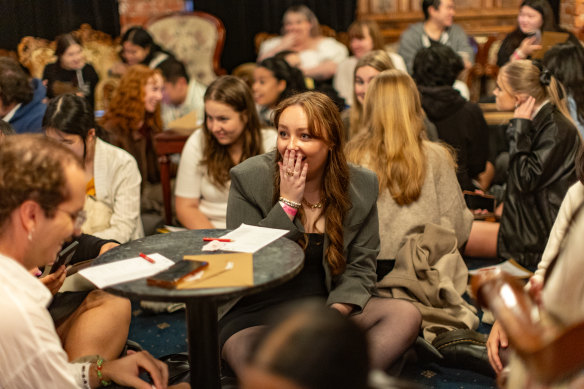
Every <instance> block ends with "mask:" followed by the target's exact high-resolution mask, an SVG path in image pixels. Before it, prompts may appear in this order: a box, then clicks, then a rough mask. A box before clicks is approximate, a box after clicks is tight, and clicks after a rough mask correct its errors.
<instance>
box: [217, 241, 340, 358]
mask: <svg viewBox="0 0 584 389" xmlns="http://www.w3.org/2000/svg"><path fill="white" fill-rule="evenodd" d="M307 235H308V246H307V247H306V250H305V259H304V267H303V268H302V270H301V271H300V274H298V275H297V276H296V277H294V278H293V279H291V280H290V281H288V282H286V283H284V284H282V285H280V286H277V287H275V288H272V289H268V290H265V291H263V292H260V293H256V294H252V295H250V296H246V297H244V298H242V299H241V300H239V301H238V302H237V304H235V306H234V307H233V308H232V309H231V310H230V311H229V312H227V314H226V315H225V316H223V317H222V318H221V320H219V323H218V325H219V345H220V348H223V345H224V344H225V342H226V341H227V339H229V338H230V337H231V335H233V334H235V333H237V332H239V331H241V330H244V329H246V328H249V327H254V326H260V325H265V324H268V322H269V320H270V318H271V317H272V315H273V314H274V312H275V311H277V310H278V309H279V308H282V307H283V306H285V305H286V304H288V303H290V302H292V301H298V300H301V299H307V298H318V297H322V298H323V301H324V299H325V298H326V297H327V295H328V292H327V290H326V285H325V272H324V268H323V264H322V253H323V243H324V235H322V234H307Z"/></svg>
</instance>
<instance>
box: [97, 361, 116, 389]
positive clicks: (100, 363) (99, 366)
mask: <svg viewBox="0 0 584 389" xmlns="http://www.w3.org/2000/svg"><path fill="white" fill-rule="evenodd" d="M96 364H97V379H98V380H99V382H100V383H101V386H109V385H111V383H112V382H111V381H106V380H104V379H103V373H102V372H101V369H102V367H103V358H101V357H100V358H99V359H98V360H97V362H96Z"/></svg>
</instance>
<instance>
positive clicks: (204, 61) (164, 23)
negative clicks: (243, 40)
mask: <svg viewBox="0 0 584 389" xmlns="http://www.w3.org/2000/svg"><path fill="white" fill-rule="evenodd" d="M147 29H148V31H149V32H150V34H151V35H152V37H153V38H154V41H155V42H157V43H158V44H160V45H161V46H162V47H163V48H164V49H167V50H168V51H170V52H172V53H173V54H174V55H175V56H176V57H177V59H179V60H180V61H182V62H183V63H184V64H185V66H186V68H187V72H188V73H189V75H190V76H191V77H194V78H195V79H196V80H198V81H200V82H202V83H203V84H205V85H209V84H210V83H211V82H212V81H213V80H214V79H215V78H217V75H221V74H225V70H223V69H221V68H220V66H219V59H220V57H221V52H222V50H223V43H224V41H225V28H224V27H223V23H222V22H221V21H220V20H219V19H217V18H216V17H214V16H212V15H209V14H207V13H204V12H190V13H186V12H180V13H172V14H169V15H164V16H162V17H158V18H155V19H153V20H151V21H149V22H148V24H147Z"/></svg>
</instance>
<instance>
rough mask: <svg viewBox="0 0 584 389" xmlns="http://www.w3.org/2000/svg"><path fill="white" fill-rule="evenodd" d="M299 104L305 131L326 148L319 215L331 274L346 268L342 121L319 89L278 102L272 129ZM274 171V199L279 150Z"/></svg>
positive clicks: (348, 202)
mask: <svg viewBox="0 0 584 389" xmlns="http://www.w3.org/2000/svg"><path fill="white" fill-rule="evenodd" d="M295 105H296V106H299V107H301V108H302V109H303V110H304V112H305V113H306V116H307V118H308V132H309V134H310V135H311V136H312V137H313V138H315V139H319V140H321V141H322V142H323V143H324V144H325V145H326V147H328V148H329V156H328V159H327V162H326V164H325V166H324V174H323V182H322V189H321V191H322V194H323V198H324V204H323V211H322V212H323V215H324V217H325V234H326V235H327V236H328V238H329V241H330V244H329V245H328V247H327V249H326V252H325V258H326V261H327V263H328V265H329V268H330V270H331V273H332V274H333V275H339V274H341V273H343V271H344V270H345V267H346V258H345V255H344V253H343V251H344V241H343V220H344V216H345V214H346V213H347V212H348V211H349V209H350V208H351V200H350V198H349V165H348V164H347V160H346V159H345V154H344V152H343V148H344V135H343V123H342V121H341V118H340V116H339V112H338V109H337V107H336V105H335V104H334V103H333V102H332V100H331V99H330V98H329V97H328V96H326V95H324V94H322V93H319V92H305V93H300V94H297V95H294V96H292V97H289V98H287V99H286V100H284V101H282V102H281V103H280V104H279V105H278V106H277V107H276V109H275V111H274V123H275V126H276V128H278V124H279V122H280V116H281V115H282V113H283V112H284V111H285V110H286V109H287V108H288V107H291V106H295ZM276 155H277V157H276V160H275V162H274V163H275V174H274V198H273V203H274V204H275V203H276V202H277V201H278V198H279V194H280V174H279V168H278V162H280V161H282V156H281V155H280V153H276ZM299 217H300V218H301V220H302V222H303V223H304V221H305V217H304V213H303V212H302V208H300V209H299Z"/></svg>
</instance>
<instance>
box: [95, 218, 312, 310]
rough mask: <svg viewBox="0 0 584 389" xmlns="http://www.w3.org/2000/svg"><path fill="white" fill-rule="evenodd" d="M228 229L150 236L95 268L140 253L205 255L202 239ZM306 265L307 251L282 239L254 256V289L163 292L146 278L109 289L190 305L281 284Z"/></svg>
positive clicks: (176, 258) (97, 262)
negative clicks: (191, 302)
mask: <svg viewBox="0 0 584 389" xmlns="http://www.w3.org/2000/svg"><path fill="white" fill-rule="evenodd" d="M228 231H229V230H222V229H213V230H191V231H182V232H172V233H168V234H159V235H151V236H147V237H145V238H141V239H136V240H133V241H131V242H129V243H126V244H124V245H121V246H118V247H115V248H113V249H112V250H110V251H108V252H106V253H105V254H103V255H102V256H100V257H98V258H96V259H95V260H94V261H93V264H92V266H95V265H100V264H104V263H109V262H113V261H117V260H121V259H127V258H133V257H137V256H138V255H139V254H140V253H141V252H144V253H160V254H162V255H164V256H165V257H167V258H169V259H171V260H173V261H175V262H178V261H180V260H181V259H183V256H184V255H197V254H202V253H203V252H202V251H201V248H202V246H203V245H204V244H206V243H208V242H203V237H206V236H208V237H219V236H222V235H225V233H227V232H228ZM204 253H205V254H224V253H226V252H225V251H215V252H211V251H205V252H204ZM303 264H304V251H303V250H302V248H301V247H300V246H299V245H298V244H297V243H295V242H293V241H291V240H289V239H286V238H283V237H282V238H279V239H277V240H276V241H274V242H272V243H270V244H269V245H267V246H265V247H263V248H262V249H260V250H258V251H256V252H255V253H254V254H253V281H254V285H253V286H244V287H229V288H208V289H181V290H178V289H164V288H160V287H155V286H150V285H148V284H147V283H146V279H144V278H142V279H139V280H135V281H130V282H125V283H122V284H117V285H113V286H111V287H108V288H106V289H105V290H106V291H110V292H112V293H115V294H117V295H122V296H125V297H136V298H141V299H148V300H153V301H176V302H187V301H191V300H193V299H201V298H204V299H208V298H215V299H217V300H223V299H229V298H232V297H236V296H242V295H245V294H249V293H252V292H259V291H261V290H264V289H268V288H271V287H273V286H275V285H279V284H281V283H283V282H285V281H287V280H289V279H291V278H293V277H294V276H295V275H296V274H298V273H299V272H300V270H301V269H302V266H303Z"/></svg>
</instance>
